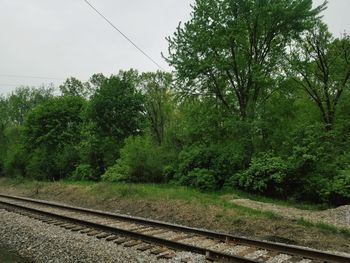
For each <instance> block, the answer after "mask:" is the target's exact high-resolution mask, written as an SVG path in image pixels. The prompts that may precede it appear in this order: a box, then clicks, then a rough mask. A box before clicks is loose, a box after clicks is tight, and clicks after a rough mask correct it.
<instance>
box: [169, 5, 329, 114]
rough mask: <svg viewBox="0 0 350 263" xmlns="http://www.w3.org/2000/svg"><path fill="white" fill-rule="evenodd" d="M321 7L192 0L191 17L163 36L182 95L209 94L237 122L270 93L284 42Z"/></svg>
mask: <svg viewBox="0 0 350 263" xmlns="http://www.w3.org/2000/svg"><path fill="white" fill-rule="evenodd" d="M325 4H326V3H324V4H323V5H321V6H318V7H317V8H315V9H312V0H296V1H292V0H280V1H274V0H244V1H242V0H240V1H239V0H220V1H217V0H196V3H195V5H194V7H193V12H192V19H191V20H190V21H189V22H187V23H185V24H184V26H181V25H179V26H178V28H177V31H176V33H175V34H174V36H173V37H169V38H168V42H169V53H170V55H169V57H168V59H167V61H168V62H169V63H170V65H172V66H174V67H175V69H176V72H177V75H178V77H179V78H180V79H181V80H182V81H183V82H184V83H185V84H186V85H185V86H183V85H182V86H180V90H181V91H182V92H184V93H186V94H202V95H210V96H215V97H217V98H218V100H220V102H221V103H222V104H223V105H224V106H225V107H226V108H227V109H229V110H230V111H231V112H233V113H235V114H236V116H239V117H240V118H241V119H242V120H247V119H248V120H251V119H254V116H255V109H256V105H257V103H258V101H259V98H260V97H261V96H262V95H263V94H266V93H269V92H271V90H272V89H273V86H274V80H275V79H276V76H277V75H278V73H279V68H278V65H279V62H280V60H281V59H282V54H283V53H284V52H285V47H286V45H287V43H289V42H290V41H291V39H294V38H296V37H297V36H298V34H299V33H300V32H303V31H304V30H306V29H308V28H310V27H311V26H312V25H313V24H314V22H315V21H316V20H317V19H316V16H317V15H318V14H319V13H320V12H321V11H322V10H323V9H324V8H325Z"/></svg>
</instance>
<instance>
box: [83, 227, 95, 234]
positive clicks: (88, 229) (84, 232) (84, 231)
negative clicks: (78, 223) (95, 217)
mask: <svg viewBox="0 0 350 263" xmlns="http://www.w3.org/2000/svg"><path fill="white" fill-rule="evenodd" d="M92 231H94V230H93V229H91V228H86V229H83V230H81V231H80V233H81V234H87V233H89V232H92Z"/></svg>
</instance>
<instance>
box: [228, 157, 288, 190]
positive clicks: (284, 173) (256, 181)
mask: <svg viewBox="0 0 350 263" xmlns="http://www.w3.org/2000/svg"><path fill="white" fill-rule="evenodd" d="M288 172H289V167H288V165H287V163H286V162H285V161H284V160H282V158H280V157H276V156H273V155H272V154H271V153H263V154H261V155H260V156H258V157H254V158H253V159H252V161H251V164H250V167H249V168H248V169H247V170H245V171H242V172H239V173H237V174H236V175H234V176H233V177H232V178H231V180H230V182H231V184H233V186H238V187H239V188H242V189H244V190H247V191H249V192H254V193H260V194H267V195H273V196H274V195H277V196H281V195H283V194H284V193H285V190H286V188H287V186H286V181H287V177H288Z"/></svg>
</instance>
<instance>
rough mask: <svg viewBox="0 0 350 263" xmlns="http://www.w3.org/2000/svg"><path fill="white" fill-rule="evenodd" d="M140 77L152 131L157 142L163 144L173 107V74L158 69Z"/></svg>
mask: <svg viewBox="0 0 350 263" xmlns="http://www.w3.org/2000/svg"><path fill="white" fill-rule="evenodd" d="M140 78H141V81H140V85H141V90H142V92H143V93H144V95H145V104H144V105H145V110H146V116H147V118H148V120H149V123H150V128H151V133H152V135H153V137H154V138H155V139H156V141H157V143H158V144H159V145H161V144H162V142H163V140H164V132H165V127H166V124H167V123H168V122H169V118H170V112H171V107H172V102H171V99H172V96H171V94H170V85H171V83H172V75H171V74H170V73H165V72H160V71H157V72H156V73H153V72H149V73H143V74H142V75H141V77H140Z"/></svg>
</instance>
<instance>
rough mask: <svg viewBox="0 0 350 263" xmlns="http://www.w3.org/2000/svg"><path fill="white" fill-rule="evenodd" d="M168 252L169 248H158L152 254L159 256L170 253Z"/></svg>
mask: <svg viewBox="0 0 350 263" xmlns="http://www.w3.org/2000/svg"><path fill="white" fill-rule="evenodd" d="M168 250H169V249H168V248H165V247H161V248H157V249H155V250H152V251H151V254H154V255H158V254H160V253H163V252H165V251H168Z"/></svg>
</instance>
